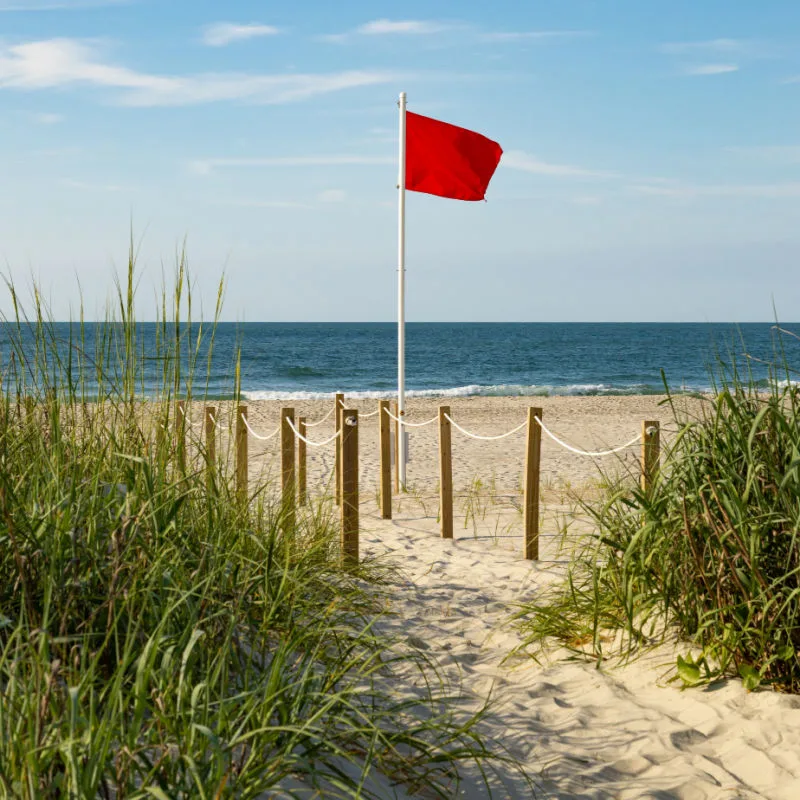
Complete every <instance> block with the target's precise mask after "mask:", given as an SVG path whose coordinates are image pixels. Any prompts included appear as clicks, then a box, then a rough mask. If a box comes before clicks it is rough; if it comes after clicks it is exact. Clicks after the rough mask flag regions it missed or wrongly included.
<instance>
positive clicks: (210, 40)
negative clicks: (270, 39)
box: [203, 22, 280, 47]
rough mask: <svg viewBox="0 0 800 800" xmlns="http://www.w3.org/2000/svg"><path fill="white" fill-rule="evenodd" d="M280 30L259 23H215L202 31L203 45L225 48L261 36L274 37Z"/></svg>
mask: <svg viewBox="0 0 800 800" xmlns="http://www.w3.org/2000/svg"><path fill="white" fill-rule="evenodd" d="M279 33H280V29H279V28H276V27H274V26H273V25H263V24H262V23H260V22H248V23H245V24H237V23H235V22H215V23H213V24H212V25H206V27H205V28H204V29H203V43H204V44H207V45H208V46H209V47H225V45H229V44H232V43H233V42H242V41H246V40H247V39H256V38H259V37H261V36H276V35H277V34H279Z"/></svg>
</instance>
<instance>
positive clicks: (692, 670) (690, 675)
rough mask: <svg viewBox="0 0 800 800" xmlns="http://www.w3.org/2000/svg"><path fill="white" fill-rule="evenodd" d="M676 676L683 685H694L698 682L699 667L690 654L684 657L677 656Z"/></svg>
mask: <svg viewBox="0 0 800 800" xmlns="http://www.w3.org/2000/svg"><path fill="white" fill-rule="evenodd" d="M678 677H679V678H680V679H681V680H682V681H683V683H684V685H685V686H696V685H697V684H698V683H700V680H701V678H700V667H699V666H698V665H697V664H695V663H694V660H693V659H692V657H691V656H687V657H686V658H684V657H683V656H678Z"/></svg>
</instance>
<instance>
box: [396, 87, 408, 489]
mask: <svg viewBox="0 0 800 800" xmlns="http://www.w3.org/2000/svg"><path fill="white" fill-rule="evenodd" d="M398 105H399V106H400V170H399V175H398V179H397V189H398V203H397V221H398V235H397V416H398V417H399V418H400V419H404V417H405V413H406V93H405V92H401V93H400V102H399V103H398ZM405 442H406V432H405V428H401V430H400V436H399V438H398V442H397V446H398V448H399V453H398V458H397V465H398V469H397V471H398V477H399V480H400V488H401V490H403V491H405V488H406V448H405Z"/></svg>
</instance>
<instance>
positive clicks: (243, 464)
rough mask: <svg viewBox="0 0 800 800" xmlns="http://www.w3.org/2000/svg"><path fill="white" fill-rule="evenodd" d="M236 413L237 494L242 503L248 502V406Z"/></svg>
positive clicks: (240, 408)
mask: <svg viewBox="0 0 800 800" xmlns="http://www.w3.org/2000/svg"><path fill="white" fill-rule="evenodd" d="M237 408H238V410H237V413H236V493H237V494H238V496H239V500H240V501H241V502H245V501H246V500H247V425H246V424H245V421H246V420H247V406H238V407H237Z"/></svg>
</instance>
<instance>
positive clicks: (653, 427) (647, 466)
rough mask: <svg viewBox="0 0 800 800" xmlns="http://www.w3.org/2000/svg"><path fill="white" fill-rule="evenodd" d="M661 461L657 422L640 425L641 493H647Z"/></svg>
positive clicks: (647, 421) (659, 435) (648, 420)
mask: <svg viewBox="0 0 800 800" xmlns="http://www.w3.org/2000/svg"><path fill="white" fill-rule="evenodd" d="M660 460H661V425H660V424H659V422H658V420H650V419H647V420H645V421H644V422H643V423H642V476H641V486H642V491H644V492H649V491H650V489H651V488H652V486H653V482H654V481H655V479H656V475H658V470H659V467H660V463H659V462H660Z"/></svg>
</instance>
